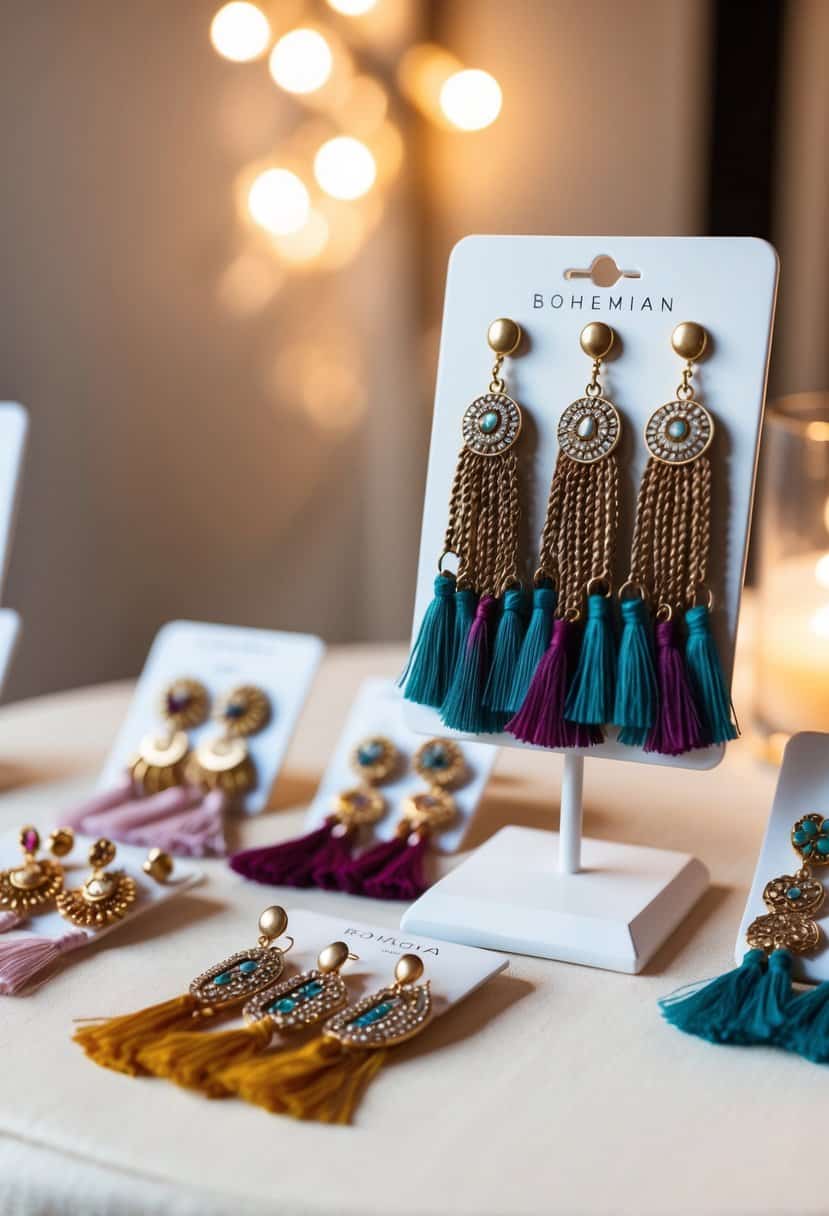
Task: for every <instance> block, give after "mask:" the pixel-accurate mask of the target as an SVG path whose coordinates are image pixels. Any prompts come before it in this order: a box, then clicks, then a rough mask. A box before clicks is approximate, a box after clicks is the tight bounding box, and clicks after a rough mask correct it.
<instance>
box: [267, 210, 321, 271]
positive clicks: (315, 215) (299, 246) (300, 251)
mask: <svg viewBox="0 0 829 1216" xmlns="http://www.w3.org/2000/svg"><path fill="white" fill-rule="evenodd" d="M275 244H276V248H277V250H278V251H279V254H280V256H281V257H282V258H283V259H284V260H285V261H286V262H296V263H300V262H314V261H316V259H317V258H318V257H319V256H320V254H321V253H322V252H323V250H324V249H325V247H326V245H327V244H328V220H327V219H326V218H325V216H324V215H323V214H322V212H320V211H316V210H315V211H312V212H311V214H310V215H309V217H308V222H307V224H305V225H304V226H303V227H302V228H300V230H299V232H294V233H293V234H292V235H291V236H281V237H277V238H276V241H275Z"/></svg>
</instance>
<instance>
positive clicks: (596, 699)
mask: <svg viewBox="0 0 829 1216" xmlns="http://www.w3.org/2000/svg"><path fill="white" fill-rule="evenodd" d="M615 697H616V641H615V638H614V636H613V618H612V617H611V614H610V597H609V596H607V595H589V596H588V597H587V623H586V624H585V626H584V636H583V637H582V641H581V652H580V654H579V661H578V666H577V667H576V670H575V673H574V675H573V682H572V684H571V685H570V690H569V692H568V694H567V700H566V701H565V703H564V717H565V718H566V719H567V721H568V722H577V723H579V725H581V726H602V725H603V724H604V723H605V722H610V721H611V720H612V718H613V705H614V701H615Z"/></svg>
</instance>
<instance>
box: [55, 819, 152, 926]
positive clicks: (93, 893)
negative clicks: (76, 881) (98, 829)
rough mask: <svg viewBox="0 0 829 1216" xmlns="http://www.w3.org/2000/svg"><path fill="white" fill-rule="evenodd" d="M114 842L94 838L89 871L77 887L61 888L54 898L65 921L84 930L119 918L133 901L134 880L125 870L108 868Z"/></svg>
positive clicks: (90, 851)
mask: <svg viewBox="0 0 829 1216" xmlns="http://www.w3.org/2000/svg"><path fill="white" fill-rule="evenodd" d="M116 851H117V850H116V848H115V845H114V844H113V843H112V841H111V840H106V839H105V838H103V837H102V838H101V839H100V840H96V841H95V843H94V844H93V845H92V847H91V848H90V850H89V864H90V866H91V867H92V872H91V874H90V875H89V877H88V878H87V879H86V881H85V882H84V883H83V884H82V886H80V887H75V888H73V889H71V890H66V889H64V890H62V891H61V892H60V894H59V895H58V897H57V909H58V912H59V913H60V914H61V916H62V917H63V918H64V920H68V921H71V922H72V924H73V925H79V926H80V927H81V928H84V929H100V928H103V926H104V925H109V924H111V923H112V922H113V921H115V920H121V918H122V917H123V916H124V915H125V914H126V912H127V911H128V909H129V907H130V905H131V904H133V903H134V902H135V897H136V894H137V887H136V884H135V879H134V878H130V876H129V874H127V873H125V872H124V870H108V869H107V866H108V865H110V864H111V863H112V862H113V861H114V860H115V854H116Z"/></svg>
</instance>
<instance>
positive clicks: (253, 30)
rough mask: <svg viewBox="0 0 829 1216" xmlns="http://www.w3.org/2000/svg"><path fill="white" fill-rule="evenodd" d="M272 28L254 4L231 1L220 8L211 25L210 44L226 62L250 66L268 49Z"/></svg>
mask: <svg viewBox="0 0 829 1216" xmlns="http://www.w3.org/2000/svg"><path fill="white" fill-rule="evenodd" d="M270 40H271V27H270V25H269V24H268V18H267V17H266V16H265V14H264V13H263V12H262V10H261V9H260V8H257V7H256V5H255V4H246V3H243V2H242V0H234V3H233V4H225V5H224V7H223V8H220V9H219V11H218V13H217V14H216V16H215V17H214V18H213V21H212V23H211V26H210V41H211V42H212V43H213V46H214V47H215V48H216V50H217V51H218V52H219V54H220V55H224V57H225V59H232V60H233V61H234V62H235V63H249V62H250V60H251V59H258V58H259V56H260V55H263V54H264V53H265V51H266V50H267V49H268V43H269V42H270Z"/></svg>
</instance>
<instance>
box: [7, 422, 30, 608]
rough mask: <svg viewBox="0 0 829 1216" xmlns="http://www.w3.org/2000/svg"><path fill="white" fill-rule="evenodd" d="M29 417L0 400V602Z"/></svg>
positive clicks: (12, 531) (13, 523) (15, 519)
mask: <svg viewBox="0 0 829 1216" xmlns="http://www.w3.org/2000/svg"><path fill="white" fill-rule="evenodd" d="M28 429H29V418H28V414H27V413H26V411H25V409H24V408H23V406H22V405H18V404H17V402H16V401H0V599H2V595H3V588H4V586H5V581H6V570H7V568H8V564H9V554H10V552H11V544H12V537H13V536H14V526H15V523H16V521H17V503H18V498H19V491H20V473H21V471H22V468H23V457H24V455H25V451H26V435H27V432H28Z"/></svg>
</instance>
